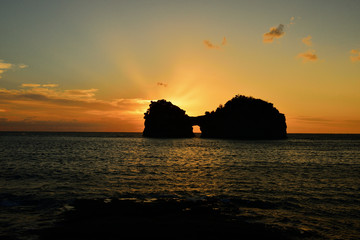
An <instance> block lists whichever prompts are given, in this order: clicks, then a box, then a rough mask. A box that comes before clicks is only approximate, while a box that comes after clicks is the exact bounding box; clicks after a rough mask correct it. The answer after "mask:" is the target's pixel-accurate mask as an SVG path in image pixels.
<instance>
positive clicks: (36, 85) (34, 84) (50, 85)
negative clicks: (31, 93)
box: [21, 83, 59, 88]
mask: <svg viewBox="0 0 360 240" xmlns="http://www.w3.org/2000/svg"><path fill="white" fill-rule="evenodd" d="M58 86H59V84H52V83H49V84H42V85H41V84H37V83H23V84H21V87H30V88H36V87H44V88H54V87H58Z"/></svg>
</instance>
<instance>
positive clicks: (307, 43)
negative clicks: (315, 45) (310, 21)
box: [302, 35, 312, 47]
mask: <svg viewBox="0 0 360 240" xmlns="http://www.w3.org/2000/svg"><path fill="white" fill-rule="evenodd" d="M311 39H312V37H311V36H310V35H309V36H307V37H304V38H303V39H302V42H303V43H304V44H305V45H306V46H309V47H310V46H312V41H311Z"/></svg>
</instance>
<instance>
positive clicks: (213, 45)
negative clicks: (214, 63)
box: [203, 37, 227, 49]
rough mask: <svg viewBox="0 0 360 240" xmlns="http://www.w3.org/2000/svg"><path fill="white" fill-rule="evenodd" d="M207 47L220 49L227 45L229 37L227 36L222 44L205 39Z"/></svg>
mask: <svg viewBox="0 0 360 240" xmlns="http://www.w3.org/2000/svg"><path fill="white" fill-rule="evenodd" d="M203 43H204V45H205V47H207V48H209V49H220V48H221V47H222V46H225V45H226V44H227V39H226V37H224V38H223V40H222V42H221V45H215V44H213V43H212V42H210V41H209V40H204V41H203Z"/></svg>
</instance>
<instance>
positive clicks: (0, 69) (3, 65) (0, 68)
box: [0, 59, 29, 78]
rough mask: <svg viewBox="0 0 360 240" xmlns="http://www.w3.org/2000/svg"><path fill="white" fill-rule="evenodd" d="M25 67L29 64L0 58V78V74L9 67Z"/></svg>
mask: <svg viewBox="0 0 360 240" xmlns="http://www.w3.org/2000/svg"><path fill="white" fill-rule="evenodd" d="M27 67H29V66H28V65H25V64H12V63H7V62H4V60H1V59H0V78H2V76H1V75H2V74H3V73H4V72H6V71H7V70H9V69H16V68H19V69H24V68H27Z"/></svg>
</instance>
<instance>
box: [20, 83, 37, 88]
mask: <svg viewBox="0 0 360 240" xmlns="http://www.w3.org/2000/svg"><path fill="white" fill-rule="evenodd" d="M40 86H41V85H40V84H34V83H23V84H21V87H30V88H33V87H40Z"/></svg>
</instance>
